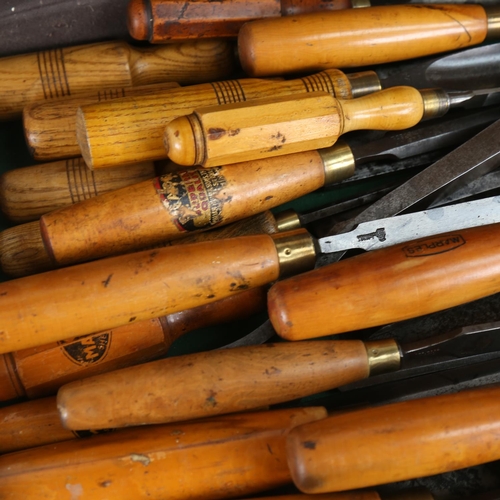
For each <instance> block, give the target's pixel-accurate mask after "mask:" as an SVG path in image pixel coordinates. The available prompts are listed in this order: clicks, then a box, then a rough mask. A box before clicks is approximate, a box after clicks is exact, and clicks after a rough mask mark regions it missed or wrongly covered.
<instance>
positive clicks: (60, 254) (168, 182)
mask: <svg viewBox="0 0 500 500" xmlns="http://www.w3.org/2000/svg"><path fill="white" fill-rule="evenodd" d="M324 181H325V167H324V164H323V160H322V157H321V155H320V154H319V153H318V152H317V151H311V152H305V153H302V154H297V155H294V156H293V157H292V158H288V157H286V158H285V157H282V158H273V159H267V160H260V161H254V162H246V163H240V164H235V165H226V166H224V167H218V168H212V169H206V170H204V169H201V170H184V171H179V172H175V173H172V174H166V175H163V176H161V177H159V178H156V179H152V180H149V181H143V182H142V183H138V184H134V185H131V186H129V187H125V188H122V189H120V190H114V191H112V192H109V193H107V194H103V195H101V196H97V197H94V198H91V199H88V200H86V201H84V202H82V203H78V204H75V205H71V206H68V207H66V208H64V209H61V210H58V211H55V212H52V213H49V214H45V215H43V216H42V218H41V220H40V227H41V231H42V238H43V241H44V245H45V248H46V250H47V252H48V253H49V254H50V255H51V257H52V259H53V261H54V262H55V263H56V264H58V265H68V264H71V263H75V262H84V261H87V260H90V259H95V258H100V257H104V256H107V255H116V254H120V253H125V252H130V251H134V250H139V249H143V248H146V247H148V246H150V245H157V244H161V243H162V242H165V241H169V240H173V239H176V238H182V237H183V236H186V235H189V234H191V233H193V232H196V231H200V230H206V229H210V228H212V227H216V226H222V225H227V224H230V223H231V222H234V221H236V220H239V219H242V218H245V217H249V216H252V215H255V214H257V213H260V212H263V211H265V210H269V209H271V208H273V207H275V206H278V205H281V204H283V203H286V202H287V201H290V200H293V199H296V198H298V197H299V196H302V195H304V194H307V193H310V192H312V191H314V190H316V189H318V188H320V187H322V186H323V185H324Z"/></svg>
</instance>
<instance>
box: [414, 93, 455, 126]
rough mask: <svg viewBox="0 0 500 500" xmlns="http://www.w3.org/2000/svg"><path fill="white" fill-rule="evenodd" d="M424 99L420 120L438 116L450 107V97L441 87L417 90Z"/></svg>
mask: <svg viewBox="0 0 500 500" xmlns="http://www.w3.org/2000/svg"><path fill="white" fill-rule="evenodd" d="M419 92H420V94H421V95H422V99H423V101H424V114H423V116H422V120H428V119H429V118H439V117H440V116H443V115H444V114H446V113H447V112H448V110H449V109H450V99H449V97H448V94H447V93H446V92H445V91H444V90H441V89H422V90H419Z"/></svg>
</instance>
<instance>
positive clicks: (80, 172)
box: [0, 157, 155, 223]
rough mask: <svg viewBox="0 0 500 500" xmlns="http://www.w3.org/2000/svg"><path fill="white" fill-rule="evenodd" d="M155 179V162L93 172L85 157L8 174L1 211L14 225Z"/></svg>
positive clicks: (0, 185) (0, 194) (1, 182)
mask: <svg viewBox="0 0 500 500" xmlns="http://www.w3.org/2000/svg"><path fill="white" fill-rule="evenodd" d="M154 176H155V165H154V163H153V162H142V163H137V164H133V165H128V166H127V168H110V169H107V170H98V171H92V170H90V169H89V168H88V167H87V165H86V163H85V162H84V161H83V159H82V158H81V157H78V158H70V159H68V160H59V161H55V162H50V163H44V164H40V165H33V166H29V167H22V168H18V169H13V170H8V171H7V172H4V173H3V174H2V175H1V176H0V208H1V210H2V212H3V214H4V215H5V216H6V217H7V218H8V219H9V220H10V221H12V222H16V223H21V222H29V221H34V220H37V219H39V218H40V217H41V216H42V215H43V214H46V213H47V212H52V211H53V210H57V209H59V208H63V207H66V206H68V205H72V204H74V203H78V202H81V201H83V200H87V199H89V198H93V197H94V196H97V195H99V194H103V193H107V192H109V191H113V190H115V189H120V188H122V187H125V186H129V185H131V184H135V183H138V182H141V181H144V180H146V179H151V178H153V177H154Z"/></svg>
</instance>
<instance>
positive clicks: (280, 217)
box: [274, 209, 301, 232]
mask: <svg viewBox="0 0 500 500" xmlns="http://www.w3.org/2000/svg"><path fill="white" fill-rule="evenodd" d="M274 220H275V221H276V227H277V228H278V231H280V232H283V231H293V230H294V229H299V228H300V227H301V223H300V219H299V216H298V214H297V212H296V211H295V210H292V209H290V210H283V212H280V213H279V214H277V215H276V217H275V218H274Z"/></svg>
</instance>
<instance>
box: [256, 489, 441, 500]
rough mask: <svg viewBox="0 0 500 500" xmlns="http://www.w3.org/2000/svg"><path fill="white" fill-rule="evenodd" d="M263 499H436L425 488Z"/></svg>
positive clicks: (264, 499) (267, 499) (294, 495)
mask: <svg viewBox="0 0 500 500" xmlns="http://www.w3.org/2000/svg"><path fill="white" fill-rule="evenodd" d="M259 498H261V499H262V500H435V498H434V496H433V495H432V493H431V492H430V491H427V490H426V489H425V488H414V489H411V490H403V491H399V492H397V493H394V492H391V493H389V494H388V495H385V494H381V493H378V492H376V491H374V490H363V491H361V490H360V491H344V492H342V493H323V494H321V493H318V494H316V495H308V494H290V495H279V496H272V497H259Z"/></svg>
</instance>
